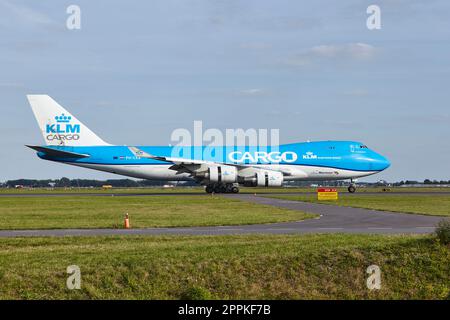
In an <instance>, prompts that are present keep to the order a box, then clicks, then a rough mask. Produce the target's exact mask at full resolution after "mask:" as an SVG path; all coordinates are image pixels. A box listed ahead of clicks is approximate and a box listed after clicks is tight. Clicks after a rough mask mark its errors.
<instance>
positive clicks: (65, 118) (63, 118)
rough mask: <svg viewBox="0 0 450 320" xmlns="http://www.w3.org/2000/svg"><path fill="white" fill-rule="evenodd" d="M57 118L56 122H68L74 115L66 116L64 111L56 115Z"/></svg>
mask: <svg viewBox="0 0 450 320" xmlns="http://www.w3.org/2000/svg"><path fill="white" fill-rule="evenodd" d="M55 120H56V122H60V123H61V122H62V123H67V122H70V120H72V117H71V116H66V115H65V114H64V113H62V114H61V115H60V116H56V117H55Z"/></svg>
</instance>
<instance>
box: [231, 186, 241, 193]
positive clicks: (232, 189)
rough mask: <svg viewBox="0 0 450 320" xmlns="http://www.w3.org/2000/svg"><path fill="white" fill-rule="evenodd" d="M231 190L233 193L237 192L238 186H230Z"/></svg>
mask: <svg viewBox="0 0 450 320" xmlns="http://www.w3.org/2000/svg"><path fill="white" fill-rule="evenodd" d="M231 192H233V193H239V188H238V187H232V188H231Z"/></svg>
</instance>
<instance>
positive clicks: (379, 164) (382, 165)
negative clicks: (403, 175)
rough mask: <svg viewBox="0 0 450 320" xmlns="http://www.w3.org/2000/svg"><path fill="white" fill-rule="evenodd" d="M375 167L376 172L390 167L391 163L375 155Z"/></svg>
mask: <svg viewBox="0 0 450 320" xmlns="http://www.w3.org/2000/svg"><path fill="white" fill-rule="evenodd" d="M375 166H376V167H377V169H378V170H380V171H381V170H385V169H387V168H389V167H390V166H391V162H390V161H389V160H388V159H387V158H386V157H383V156H382V155H380V154H377V157H376V159H375Z"/></svg>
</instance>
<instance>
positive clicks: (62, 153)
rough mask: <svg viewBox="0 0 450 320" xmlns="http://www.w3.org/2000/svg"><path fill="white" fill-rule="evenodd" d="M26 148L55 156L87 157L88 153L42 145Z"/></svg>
mask: <svg viewBox="0 0 450 320" xmlns="http://www.w3.org/2000/svg"><path fill="white" fill-rule="evenodd" d="M27 147H28V148H31V149H33V150H36V151H38V152H43V153H45V154H46V155H48V156H50V157H55V158H72V159H73V158H88V157H90V155H88V154H82V153H76V152H69V151H63V150H58V149H53V148H48V147H42V146H27Z"/></svg>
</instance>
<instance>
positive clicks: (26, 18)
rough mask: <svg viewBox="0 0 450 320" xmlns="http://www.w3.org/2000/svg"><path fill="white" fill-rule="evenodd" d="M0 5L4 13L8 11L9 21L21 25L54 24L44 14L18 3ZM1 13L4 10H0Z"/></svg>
mask: <svg viewBox="0 0 450 320" xmlns="http://www.w3.org/2000/svg"><path fill="white" fill-rule="evenodd" d="M0 5H1V6H2V7H3V8H6V11H9V13H10V14H12V16H10V18H9V19H10V20H14V21H17V20H18V21H20V22H23V23H29V24H32V25H36V24H39V25H51V26H54V25H55V24H56V22H55V21H54V20H52V19H51V18H50V17H49V16H47V15H46V14H43V13H41V12H39V11H37V10H34V9H31V8H30V7H28V6H24V5H20V4H18V3H13V2H10V1H4V0H3V1H0ZM1 10H2V11H3V10H4V9H1Z"/></svg>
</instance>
